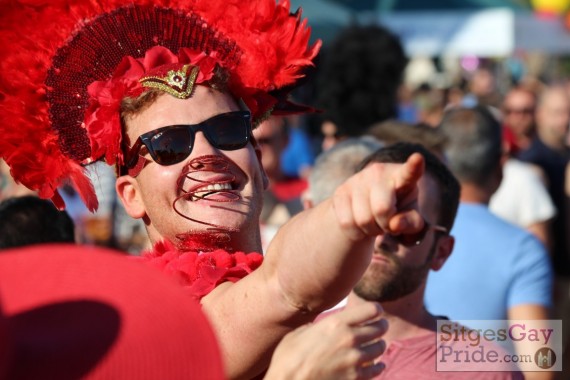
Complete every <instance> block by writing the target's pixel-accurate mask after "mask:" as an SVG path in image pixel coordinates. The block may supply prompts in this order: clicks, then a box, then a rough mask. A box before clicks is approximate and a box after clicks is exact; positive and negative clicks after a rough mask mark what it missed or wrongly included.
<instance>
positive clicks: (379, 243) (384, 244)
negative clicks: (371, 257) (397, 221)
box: [374, 234, 398, 251]
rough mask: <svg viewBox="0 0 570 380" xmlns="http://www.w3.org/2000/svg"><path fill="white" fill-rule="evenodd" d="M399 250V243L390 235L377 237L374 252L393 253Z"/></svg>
mask: <svg viewBox="0 0 570 380" xmlns="http://www.w3.org/2000/svg"><path fill="white" fill-rule="evenodd" d="M395 249H398V243H397V242H396V240H394V239H393V238H392V237H391V236H390V235H389V234H381V235H376V238H375V239H374V250H383V251H393V250H395Z"/></svg>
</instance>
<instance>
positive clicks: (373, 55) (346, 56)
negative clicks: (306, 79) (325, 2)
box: [317, 26, 408, 136]
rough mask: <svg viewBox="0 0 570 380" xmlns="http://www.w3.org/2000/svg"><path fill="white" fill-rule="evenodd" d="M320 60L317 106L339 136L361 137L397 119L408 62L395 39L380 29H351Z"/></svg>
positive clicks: (360, 27)
mask: <svg viewBox="0 0 570 380" xmlns="http://www.w3.org/2000/svg"><path fill="white" fill-rule="evenodd" d="M322 59H323V60H322V64H321V68H320V72H319V76H318V78H317V81H318V82H317V86H318V87H317V92H318V105H319V107H321V108H322V109H323V110H324V115H323V117H324V119H325V120H329V121H332V122H333V123H334V124H335V125H336V126H337V134H338V135H339V136H360V135H362V134H363V132H364V131H365V130H366V129H367V128H368V127H370V126H371V125H372V124H374V123H378V122H381V121H384V120H387V119H391V118H394V117H395V116H396V115H397V106H398V99H397V96H398V95H397V93H398V88H399V86H400V84H401V82H402V77H403V72H404V69H405V67H406V65H407V63H408V58H407V57H406V55H405V53H404V50H403V48H402V45H401V43H400V40H399V38H398V37H396V36H395V35H394V34H392V33H391V32H389V31H388V30H387V29H385V28H384V27H381V26H365V27H363V26H352V27H350V28H348V29H345V30H344V31H343V32H341V34H340V35H339V36H338V37H337V38H336V40H335V41H334V42H333V44H332V45H331V46H330V47H329V48H328V49H327V50H326V51H325V52H324V56H323V57H322Z"/></svg>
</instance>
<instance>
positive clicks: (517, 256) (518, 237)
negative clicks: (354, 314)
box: [425, 106, 552, 379]
mask: <svg viewBox="0 0 570 380" xmlns="http://www.w3.org/2000/svg"><path fill="white" fill-rule="evenodd" d="M441 128H442V131H443V132H444V133H446V135H447V137H448V145H447V147H446V156H447V159H448V164H449V167H450V168H451V171H452V172H453V174H454V175H455V176H456V177H457V179H458V180H459V182H460V183H461V198H460V200H461V203H460V206H459V211H458V213H457V218H456V221H455V226H454V228H453V230H452V231H451V233H452V234H453V235H454V236H455V248H454V252H453V255H452V256H451V257H450V258H449V260H448V261H447V263H446V265H445V267H444V268H442V270H440V271H438V272H432V273H430V275H429V278H428V282H427V288H426V297H425V299H426V306H427V307H428V309H429V310H430V311H431V312H432V313H434V314H436V315H446V316H448V317H449V318H450V319H452V320H479V319H482V320H521V319H523V320H524V319H548V317H549V309H550V307H551V298H552V295H551V291H552V268H551V264H550V259H549V257H548V254H547V251H546V249H545V248H544V246H543V245H542V244H541V243H540V241H539V240H538V239H536V238H535V237H534V236H533V235H531V234H530V233H528V232H527V231H525V230H523V229H521V228H519V227H517V226H515V225H512V224H510V223H508V222H506V221H504V220H502V219H500V218H498V217H497V216H495V215H493V214H492V213H491V212H490V211H489V209H488V203H489V200H490V199H491V196H492V195H493V193H494V192H495V191H496V190H497V188H498V187H499V184H500V182H501V179H502V167H501V162H502V159H503V149H502V136H501V126H500V124H499V122H498V121H497V120H496V119H495V117H494V116H493V115H492V114H491V112H490V111H489V110H488V109H487V108H486V107H482V106H477V107H474V108H456V109H452V110H450V111H448V112H447V113H446V115H445V116H444V119H443V122H442V124H441ZM497 327H504V326H497ZM525 376H526V378H527V379H535V378H536V379H543V378H550V376H551V374H549V373H546V372H542V373H540V372H536V373H525Z"/></svg>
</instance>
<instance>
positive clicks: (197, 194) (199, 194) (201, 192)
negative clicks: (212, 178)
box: [189, 182, 235, 201]
mask: <svg viewBox="0 0 570 380" xmlns="http://www.w3.org/2000/svg"><path fill="white" fill-rule="evenodd" d="M233 190H235V189H234V187H233V186H232V184H231V183H229V182H226V183H214V184H210V185H207V186H203V187H200V188H199V189H196V190H194V191H192V192H190V193H189V194H190V197H189V199H190V200H192V201H195V200H198V199H207V198H208V197H210V196H212V195H214V194H219V193H232V194H234V193H233V192H232V191H233Z"/></svg>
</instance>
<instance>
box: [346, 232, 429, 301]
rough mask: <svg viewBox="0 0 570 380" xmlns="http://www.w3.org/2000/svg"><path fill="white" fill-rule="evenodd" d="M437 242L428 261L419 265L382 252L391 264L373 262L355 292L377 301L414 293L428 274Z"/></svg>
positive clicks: (361, 296) (362, 296)
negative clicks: (383, 264) (407, 262)
mask: <svg viewBox="0 0 570 380" xmlns="http://www.w3.org/2000/svg"><path fill="white" fill-rule="evenodd" d="M436 242H437V241H434V244H433V245H432V247H431V249H430V252H429V254H428V256H427V258H426V261H425V262H424V263H422V264H420V265H418V266H412V265H405V264H402V262H401V261H400V259H399V258H398V257H397V256H395V255H394V254H389V253H388V254H385V253H380V254H381V255H383V256H384V257H385V258H386V259H387V260H388V261H390V265H389V266H388V267H386V266H382V267H381V266H379V265H375V264H374V263H371V265H370V266H369V267H368V269H367V270H366V272H365V273H364V275H363V276H362V278H361V279H360V281H359V282H358V283H357V284H356V286H355V287H354V293H355V294H356V295H357V296H359V297H360V298H363V299H365V300H367V301H375V302H387V301H395V300H397V299H399V298H402V297H404V296H407V295H408V294H411V293H413V292H414V291H416V290H417V289H418V288H419V287H420V286H421V285H422V284H423V283H424V281H425V279H426V277H427V275H428V272H429V270H430V266H431V260H432V258H433V254H434V252H435V246H436Z"/></svg>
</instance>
